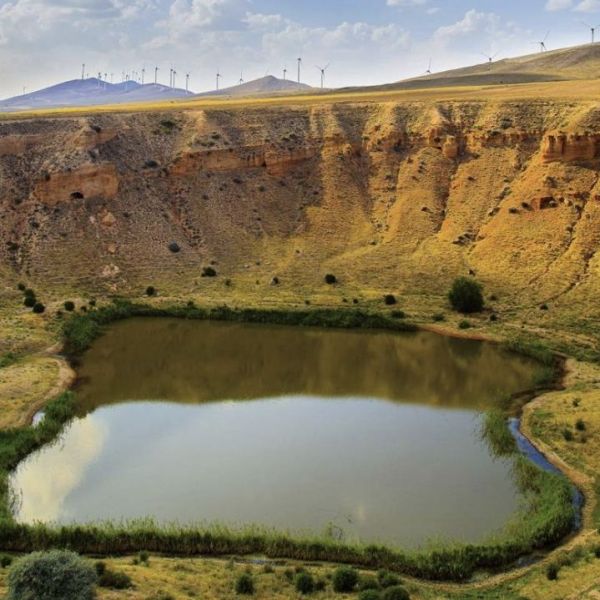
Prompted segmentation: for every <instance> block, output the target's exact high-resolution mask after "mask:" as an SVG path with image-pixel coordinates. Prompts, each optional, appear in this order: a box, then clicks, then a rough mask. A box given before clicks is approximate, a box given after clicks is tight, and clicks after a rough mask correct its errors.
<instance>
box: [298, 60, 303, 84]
mask: <svg viewBox="0 0 600 600" xmlns="http://www.w3.org/2000/svg"><path fill="white" fill-rule="evenodd" d="M301 68H302V59H301V58H299V59H298V83H300V69H301Z"/></svg>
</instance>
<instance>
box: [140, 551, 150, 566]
mask: <svg viewBox="0 0 600 600" xmlns="http://www.w3.org/2000/svg"><path fill="white" fill-rule="evenodd" d="M138 559H139V561H140V563H142V564H143V565H146V566H148V565H149V564H150V554H148V552H147V551H146V550H141V551H140V553H139V554H138Z"/></svg>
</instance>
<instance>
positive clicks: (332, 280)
mask: <svg viewBox="0 0 600 600" xmlns="http://www.w3.org/2000/svg"><path fill="white" fill-rule="evenodd" d="M325 283H326V284H327V285H335V284H336V283H337V277H336V276H335V275H332V274H331V273H327V275H325Z"/></svg>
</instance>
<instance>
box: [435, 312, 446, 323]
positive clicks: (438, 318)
mask: <svg viewBox="0 0 600 600" xmlns="http://www.w3.org/2000/svg"><path fill="white" fill-rule="evenodd" d="M432 319H433V320H434V321H435V322H436V323H441V322H442V321H445V320H446V315H443V314H442V313H437V314H435V315H433V317H432Z"/></svg>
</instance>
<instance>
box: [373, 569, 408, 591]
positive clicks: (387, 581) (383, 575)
mask: <svg viewBox="0 0 600 600" xmlns="http://www.w3.org/2000/svg"><path fill="white" fill-rule="evenodd" d="M377 581H379V585H380V586H381V587H382V588H389V587H392V586H394V585H400V583H402V582H401V581H400V578H399V577H398V576H397V575H394V573H390V572H389V571H386V570H385V569H381V570H380V571H378V572H377Z"/></svg>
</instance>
